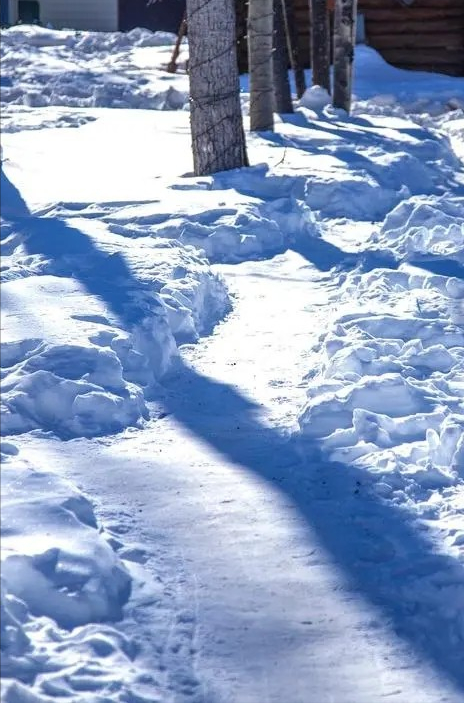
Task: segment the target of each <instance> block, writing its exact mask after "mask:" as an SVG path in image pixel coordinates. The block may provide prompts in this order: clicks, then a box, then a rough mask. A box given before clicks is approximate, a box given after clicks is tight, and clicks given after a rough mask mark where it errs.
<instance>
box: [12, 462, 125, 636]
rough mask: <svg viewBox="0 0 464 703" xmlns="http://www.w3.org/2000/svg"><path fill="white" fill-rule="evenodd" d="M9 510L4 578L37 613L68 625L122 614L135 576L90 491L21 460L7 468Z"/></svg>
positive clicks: (36, 614)
mask: <svg viewBox="0 0 464 703" xmlns="http://www.w3.org/2000/svg"><path fill="white" fill-rule="evenodd" d="M2 512H3V515H2V520H3V527H2V578H3V579H4V581H5V582H6V584H7V587H8V592H9V593H11V594H13V595H14V596H15V597H16V598H18V599H20V600H21V601H23V602H24V603H25V604H26V605H27V608H28V610H29V611H30V612H31V613H32V614H33V615H35V616H42V615H45V616H47V617H50V618H53V619H54V620H55V621H56V622H57V624H58V625H59V626H60V627H64V628H66V629H72V628H74V627H77V626H78V625H84V624H87V623H89V622H101V621H105V620H114V619H118V618H119V617H120V616H121V609H122V606H123V605H124V604H125V603H126V601H127V599H128V597H129V595H130V577H129V574H128V573H127V571H126V570H125V568H124V567H123V565H122V563H121V562H119V561H118V559H117V557H116V554H115V553H114V552H113V550H112V549H111V547H110V546H109V544H108V543H107V542H105V540H104V539H103V538H102V537H100V536H99V534H98V531H97V529H96V528H97V523H96V518H95V515H94V513H93V509H92V506H91V504H90V503H89V501H88V500H87V499H86V498H84V496H82V495H81V494H79V493H77V492H76V491H74V490H73V489H72V487H71V486H70V485H69V484H68V483H66V482H65V481H62V480H61V479H59V478H58V477H56V476H54V475H53V474H50V473H48V472H42V471H36V470H34V469H31V468H30V467H29V466H27V465H26V464H24V463H22V462H21V461H20V460H19V459H17V458H15V459H13V460H10V461H7V462H5V463H4V464H3V466H2ZM18 514H20V515H21V520H20V521H18V520H17V515H18Z"/></svg>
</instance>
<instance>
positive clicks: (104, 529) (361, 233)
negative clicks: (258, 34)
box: [0, 26, 464, 703]
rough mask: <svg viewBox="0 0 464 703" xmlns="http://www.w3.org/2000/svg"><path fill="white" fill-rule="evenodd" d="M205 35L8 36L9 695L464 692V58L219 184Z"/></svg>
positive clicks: (384, 75) (112, 700)
mask: <svg viewBox="0 0 464 703" xmlns="http://www.w3.org/2000/svg"><path fill="white" fill-rule="evenodd" d="M173 41H174V37H173V36H171V35H165V34H161V33H155V34H152V33H150V32H148V31H146V30H139V29H137V30H133V31H132V32H129V33H126V34H121V33H115V34H105V33H91V32H83V33H76V32H73V31H62V32H57V31H54V30H49V29H44V28H40V27H23V26H21V27H15V28H10V29H8V30H5V31H3V32H2V42H1V52H2V74H3V75H2V83H1V100H2V108H3V109H2V121H3V139H2V171H1V179H2V180H1V197H2V254H3V258H2V271H1V273H2V284H1V285H2V339H1V358H2V435H3V438H4V441H3V443H2V533H1V536H2V582H1V601H0V607H1V615H2V624H1V656H2V676H3V684H4V685H3V687H2V700H5V703H50V701H52V700H53V701H63V702H64V701H67V700H70V701H76V702H77V701H84V700H85V701H86V703H87V702H88V703H103V702H105V703H155V702H157V701H163V703H164V701H166V702H167V701H170V700H172V701H176V703H187V702H189V703H193V701H195V703H196V702H197V701H198V703H200V701H201V703H206V701H208V703H209V701H215V702H216V701H218V703H219V702H220V701H223V700H224V701H225V700H232V698H233V699H234V700H235V699H237V700H240V703H242V701H243V703H245V702H246V703H261V701H264V700H269V701H270V702H272V703H274V702H275V703H277V702H279V703H280V701H283V700H289V701H290V700H291V701H292V703H308V701H309V699H308V691H311V692H312V693H311V695H313V694H314V695H313V699H314V701H315V702H317V703H319V701H322V700H325V699H327V700H328V699H329V697H330V698H331V699H333V700H336V701H337V703H352V702H353V701H354V700H356V703H374V697H375V696H377V694H378V695H379V696H381V697H382V699H383V697H384V696H385V697H387V696H388V697H389V696H392V697H393V696H394V697H395V699H397V700H398V701H401V703H403V701H404V702H406V701H407V702H408V703H438V701H439V700H440V701H441V700H445V699H446V700H449V701H450V702H451V701H452V703H455V702H456V703H457V702H458V701H459V700H462V692H463V691H464V680H463V677H462V672H463V671H464V661H463V656H462V652H463V642H464V617H463V612H464V610H463V608H464V576H463V569H462V566H463V561H464V552H463V545H464V527H463V523H462V514H463V509H464V508H463V481H464V351H463V350H464V276H463V270H464V269H463V267H464V258H463V251H464V198H463V193H464V173H463V162H462V159H463V156H464V151H463V149H464V122H463V111H462V110H463V105H464V82H463V80H462V79H455V78H451V77H446V76H438V75H436V76H435V75H433V74H420V73H412V72H407V71H401V70H398V69H394V68H392V67H391V66H388V65H387V64H386V63H385V62H384V61H383V60H382V59H381V58H380V57H379V56H378V54H376V52H374V51H373V50H372V49H370V48H368V47H363V46H358V47H357V49H356V62H355V69H356V70H355V92H356V96H357V97H356V99H355V101H354V111H353V115H352V116H351V117H349V116H347V115H346V114H344V113H342V112H340V111H334V110H333V109H332V108H331V107H330V105H329V100H328V96H327V95H326V94H325V93H324V91H322V90H321V89H320V88H312V89H309V90H308V91H307V92H306V93H305V95H304V96H303V98H302V100H301V101H300V104H299V106H298V107H297V110H296V112H295V114H294V115H289V116H281V117H280V118H277V120H276V131H275V133H273V134H262V135H252V136H249V151H250V156H251V162H252V163H253V164H255V165H253V166H252V167H250V168H247V169H240V170H237V171H232V172H228V173H220V174H216V175H215V176H213V177H209V178H194V177H193V176H192V175H191V158H190V137H189V127H188V114H187V111H186V110H185V109H184V108H185V106H186V104H187V101H188V95H187V79H186V75H185V73H184V72H183V69H184V67H185V64H184V62H185V60H186V53H185V50H186V48H187V47H186V44H185V43H184V44H183V46H182V49H183V50H182V54H181V66H180V67H181V71H180V73H179V74H178V75H176V76H173V75H171V74H168V73H167V72H165V71H164V67H165V65H166V64H167V62H168V60H169V58H170V54H171V51H172V45H173ZM242 91H243V95H242V99H243V105H244V106H245V108H246V105H247V103H248V94H247V77H242ZM114 108H117V109H114ZM245 111H246V109H245ZM63 128H65V129H63ZM67 128H73V129H67ZM304 397H305V398H306V402H305V404H304V406H303V407H302V401H303V399H304ZM77 481H78V482H79V484H80V485H82V489H78V488H77V487H76V485H75V484H76V482H77ZM308 594H309V595H308ZM308 613H309V614H310V616H311V618H309V617H308ZM334 666H336V667H337V676H335V677H334V676H333V674H332V672H333V667H334ZM424 672H425V673H424ZM231 697H232V698H231ZM376 700H377V699H376ZM378 700H380V698H378Z"/></svg>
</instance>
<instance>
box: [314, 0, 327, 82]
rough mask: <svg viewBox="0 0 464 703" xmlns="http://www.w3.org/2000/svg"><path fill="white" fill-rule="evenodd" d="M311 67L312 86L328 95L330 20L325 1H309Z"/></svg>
mask: <svg viewBox="0 0 464 703" xmlns="http://www.w3.org/2000/svg"><path fill="white" fill-rule="evenodd" d="M311 67H312V70H313V85H320V86H321V87H322V88H325V89H326V90H327V92H329V93H330V20H329V12H328V7H327V0H311Z"/></svg>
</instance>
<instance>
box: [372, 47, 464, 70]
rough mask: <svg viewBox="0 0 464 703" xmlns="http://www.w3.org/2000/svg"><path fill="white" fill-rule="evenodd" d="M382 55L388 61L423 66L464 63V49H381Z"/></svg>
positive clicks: (396, 63) (395, 63)
mask: <svg viewBox="0 0 464 703" xmlns="http://www.w3.org/2000/svg"><path fill="white" fill-rule="evenodd" d="M381 54H382V56H383V57H384V59H385V60H386V61H388V63H392V64H394V65H398V64H405V63H408V64H414V65H415V66H418V67H419V66H420V67H421V66H423V65H424V64H454V65H456V66H459V65H460V64H461V63H464V49H452V50H450V51H446V50H443V49H382V51H381Z"/></svg>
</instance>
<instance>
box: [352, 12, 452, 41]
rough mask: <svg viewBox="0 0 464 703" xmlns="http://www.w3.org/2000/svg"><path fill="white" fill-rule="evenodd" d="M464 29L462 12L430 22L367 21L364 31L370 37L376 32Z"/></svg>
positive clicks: (394, 32)
mask: <svg viewBox="0 0 464 703" xmlns="http://www.w3.org/2000/svg"><path fill="white" fill-rule="evenodd" d="M450 31H452V32H457V31H464V14H463V15H462V17H453V18H448V19H444V20H435V21H430V22H424V21H421V22H416V21H410V22H393V21H392V22H367V23H366V32H367V33H368V34H369V36H370V37H373V36H377V35H378V34H415V33H417V34H432V33H433V34H435V33H439V32H450Z"/></svg>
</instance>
